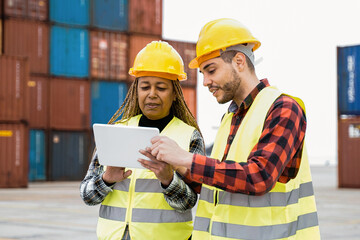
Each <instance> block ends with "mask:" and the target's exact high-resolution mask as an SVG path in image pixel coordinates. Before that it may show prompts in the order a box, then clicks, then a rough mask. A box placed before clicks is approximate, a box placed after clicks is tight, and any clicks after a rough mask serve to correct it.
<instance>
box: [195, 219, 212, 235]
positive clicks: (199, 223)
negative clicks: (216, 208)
mask: <svg viewBox="0 0 360 240" xmlns="http://www.w3.org/2000/svg"><path fill="white" fill-rule="evenodd" d="M209 226H210V219H209V218H204V217H198V216H195V221H194V230H195V231H203V232H209Z"/></svg>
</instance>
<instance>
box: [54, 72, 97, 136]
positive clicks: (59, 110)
mask: <svg viewBox="0 0 360 240" xmlns="http://www.w3.org/2000/svg"><path fill="white" fill-rule="evenodd" d="M49 94H50V108H49V109H50V110H49V111H50V119H49V122H50V126H49V127H50V128H52V129H58V130H75V131H77V130H87V129H89V126H90V83H89V82H88V81H84V80H77V79H64V78H52V79H50V93H49Z"/></svg>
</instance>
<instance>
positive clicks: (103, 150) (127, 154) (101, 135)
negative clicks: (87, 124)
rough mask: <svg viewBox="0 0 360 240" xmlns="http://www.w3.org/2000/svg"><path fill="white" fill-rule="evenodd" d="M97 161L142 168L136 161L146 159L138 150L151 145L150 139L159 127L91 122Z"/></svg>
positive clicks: (109, 164) (117, 165)
mask: <svg viewBox="0 0 360 240" xmlns="http://www.w3.org/2000/svg"><path fill="white" fill-rule="evenodd" d="M93 130H94V138H95V145H96V150H97V154H98V158H99V163H100V164H101V165H105V166H116V167H126V168H144V167H143V166H141V164H140V163H139V162H138V161H137V160H138V159H139V158H143V159H147V158H146V157H145V156H144V155H142V154H141V153H140V152H139V150H140V149H145V148H146V147H150V146H151V141H150V140H151V139H152V138H153V137H155V136H158V135H159V129H157V128H149V127H130V126H124V125H121V124H116V125H110V124H99V123H95V124H93Z"/></svg>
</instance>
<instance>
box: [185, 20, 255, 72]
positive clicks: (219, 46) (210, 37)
mask: <svg viewBox="0 0 360 240" xmlns="http://www.w3.org/2000/svg"><path fill="white" fill-rule="evenodd" d="M245 43H252V44H254V47H253V48H252V51H255V50H256V49H258V48H259V47H260V45H261V43H260V42H259V41H258V40H257V39H256V38H255V37H254V36H252V34H251V33H250V31H249V30H248V29H247V28H246V27H245V26H244V25H242V24H241V23H240V22H238V21H236V20H234V19H230V18H221V19H217V20H213V21H211V22H208V23H207V24H205V26H204V27H203V28H202V29H201V31H200V34H199V39H198V41H197V43H196V58H194V59H193V60H192V61H191V62H190V63H189V67H190V68H198V67H199V66H200V64H201V63H203V62H205V61H207V60H209V59H212V58H215V57H218V56H220V50H223V51H225V50H226V48H227V47H230V46H234V45H238V44H245Z"/></svg>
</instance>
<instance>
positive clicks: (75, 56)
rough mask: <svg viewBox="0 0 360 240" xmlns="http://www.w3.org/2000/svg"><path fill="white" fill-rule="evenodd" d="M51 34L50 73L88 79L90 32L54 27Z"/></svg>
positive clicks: (80, 29)
mask: <svg viewBox="0 0 360 240" xmlns="http://www.w3.org/2000/svg"><path fill="white" fill-rule="evenodd" d="M50 32H51V34H50V73H51V74H52V75H56V76H66V77H80V78H82V77H88V76H89V38H88V30H86V29H82V28H68V27H61V26H52V27H51V31H50Z"/></svg>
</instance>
